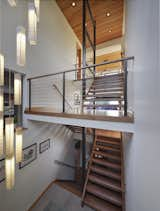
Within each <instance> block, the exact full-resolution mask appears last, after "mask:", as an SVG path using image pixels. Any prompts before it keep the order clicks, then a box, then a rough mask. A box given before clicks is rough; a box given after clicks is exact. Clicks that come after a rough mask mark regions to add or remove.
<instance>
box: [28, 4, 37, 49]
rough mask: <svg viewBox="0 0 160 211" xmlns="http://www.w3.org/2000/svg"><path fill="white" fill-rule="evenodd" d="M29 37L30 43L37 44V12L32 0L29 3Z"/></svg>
mask: <svg viewBox="0 0 160 211" xmlns="http://www.w3.org/2000/svg"><path fill="white" fill-rule="evenodd" d="M28 39H29V43H30V45H36V44H37V14H36V8H35V5H34V3H32V2H29V4H28Z"/></svg>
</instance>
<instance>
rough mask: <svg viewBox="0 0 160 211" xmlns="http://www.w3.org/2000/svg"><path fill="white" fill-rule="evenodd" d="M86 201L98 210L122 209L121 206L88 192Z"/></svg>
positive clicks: (114, 210) (117, 210)
mask: <svg viewBox="0 0 160 211" xmlns="http://www.w3.org/2000/svg"><path fill="white" fill-rule="evenodd" d="M84 203H85V204H86V205H88V206H89V207H91V208H93V209H95V210H97V211H122V209H121V208H120V207H117V206H114V205H112V204H111V203H108V202H106V201H104V200H102V199H99V198H97V197H95V196H93V195H91V194H88V193H87V194H86V197H85V200H84Z"/></svg>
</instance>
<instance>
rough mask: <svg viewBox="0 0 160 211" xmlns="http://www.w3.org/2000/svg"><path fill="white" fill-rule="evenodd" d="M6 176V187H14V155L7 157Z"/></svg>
mask: <svg viewBox="0 0 160 211" xmlns="http://www.w3.org/2000/svg"><path fill="white" fill-rule="evenodd" d="M5 176H6V188H7V189H8V190H10V189H12V188H13V187H14V183H15V158H14V156H12V157H11V158H6V159H5Z"/></svg>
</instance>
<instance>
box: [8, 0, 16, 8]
mask: <svg viewBox="0 0 160 211" xmlns="http://www.w3.org/2000/svg"><path fill="white" fill-rule="evenodd" d="M8 3H9V4H10V6H11V7H16V5H17V2H16V0H8Z"/></svg>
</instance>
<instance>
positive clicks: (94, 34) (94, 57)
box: [93, 21, 96, 111]
mask: <svg viewBox="0 0 160 211" xmlns="http://www.w3.org/2000/svg"><path fill="white" fill-rule="evenodd" d="M93 30H94V32H93V42H94V51H93V64H94V65H95V64H96V21H94V25H93ZM93 72H94V80H95V76H96V67H94V68H93ZM93 94H94V101H93V105H94V106H93V109H94V111H95V110H96V107H95V87H94V93H93Z"/></svg>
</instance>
